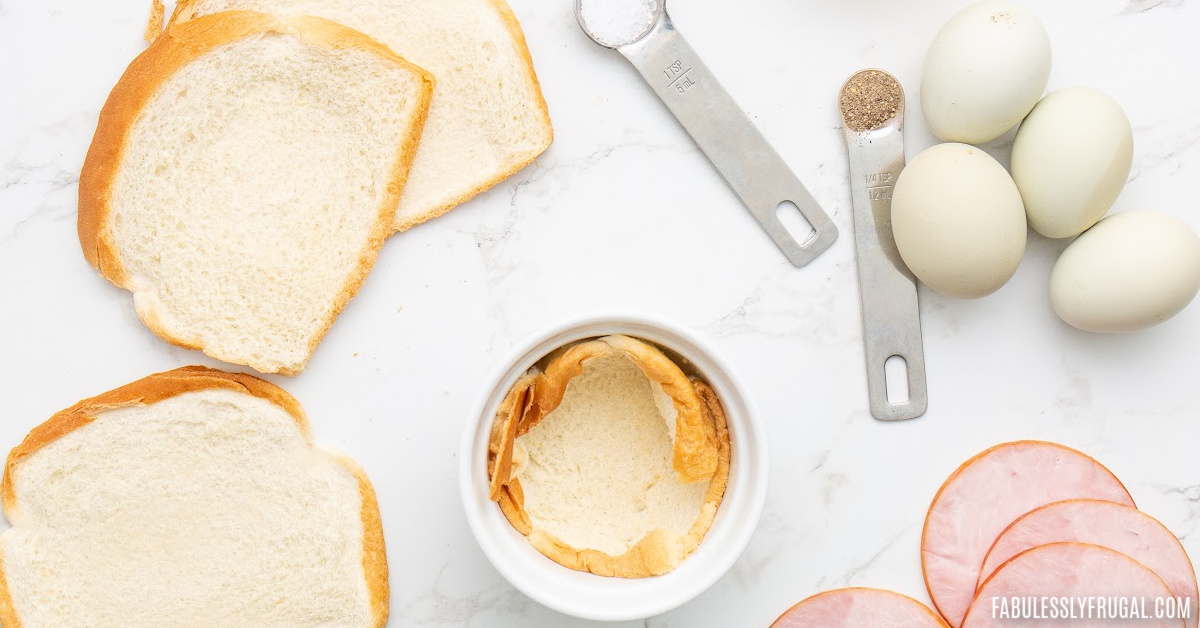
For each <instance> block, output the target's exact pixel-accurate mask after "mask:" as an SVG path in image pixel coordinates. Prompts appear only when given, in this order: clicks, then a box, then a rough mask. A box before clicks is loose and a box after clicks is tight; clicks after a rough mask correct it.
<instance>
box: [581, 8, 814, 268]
mask: <svg viewBox="0 0 1200 628" xmlns="http://www.w3.org/2000/svg"><path fill="white" fill-rule="evenodd" d="M664 3H665V0H575V17H576V18H577V19H578V20H579V25H580V26H581V27H582V28H583V32H584V33H586V34H587V36H588V37H590V38H591V39H592V41H594V42H596V43H598V44H600V45H601V46H604V47H606V48H612V49H614V50H616V51H617V52H620V53H621V54H622V55H624V56H625V58H626V59H628V60H629V61H630V63H632V64H633V65H634V67H636V68H637V69H638V71H639V72H641V74H642V77H643V78H645V79H646V82H647V83H649V84H650V87H652V88H653V89H654V91H655V93H657V94H658V97H659V98H661V99H662V101H663V102H664V103H666V105H667V107H668V108H669V109H670V110H671V113H673V114H675V118H676V119H677V120H679V123H680V124H682V125H683V128H684V129H686V130H687V132H688V133H689V134H690V135H691V136H692V139H694V140H695V141H696V144H698V145H699V146H700V150H702V151H704V154H705V155H707V156H708V159H709V160H710V161H711V162H712V163H713V165H714V166H716V168H717V170H718V171H719V172H720V173H721V176H723V177H725V180H726V181H727V182H728V183H729V186H730V187H732V188H733V191H734V192H735V193H736V194H737V195H738V197H739V198H741V199H742V202H743V203H744V204H745V205H746V207H747V209H749V210H750V213H751V214H753V215H754V217H755V218H757V219H758V223H759V224H760V225H762V228H763V229H764V230H766V232H767V235H769V236H771V239H772V240H774V241H775V245H776V246H778V247H779V249H780V250H781V251H783V254H784V255H786V256H787V258H788V260H789V261H791V262H792V264H794V265H795V266H797V267H799V266H804V265H806V264H808V263H809V262H811V261H813V260H814V259H816V257H817V256H818V255H820V254H821V253H823V252H825V250H826V249H828V248H829V247H830V246H831V245H833V242H834V240H837V236H838V229H837V226H836V225H834V224H833V221H832V220H830V219H829V216H828V214H826V213H825V211H824V210H822V209H821V206H820V205H819V204H818V203H817V200H816V199H815V198H813V196H812V194H810V193H809V192H808V189H807V188H805V187H804V184H803V183H801V182H800V179H798V178H797V177H796V175H795V173H793V172H792V171H791V169H790V168H788V166H787V164H786V163H784V161H783V158H781V157H780V156H779V154H778V153H776V152H775V150H774V149H773V148H771V145H770V144H768V143H767V140H766V138H764V137H763V135H762V133H760V132H759V131H758V129H756V128H755V127H754V123H752V122H751V121H750V118H748V117H747V116H746V114H745V113H744V112H743V111H742V109H741V108H740V107H738V105H737V103H736V102H734V100H733V97H731V96H730V95H729V93H728V92H726V91H725V89H724V88H722V87H721V84H720V83H718V82H717V79H716V78H714V77H713V75H712V73H711V72H709V70H708V67H706V66H705V65H704V63H703V62H702V61H701V60H700V57H699V56H698V55H697V54H696V51H695V50H693V49H692V47H691V46H690V45H688V43H687V41H685V40H684V39H683V36H682V35H680V34H679V31H677V30H675V26H674V24H672V23H671V18H670V16H668V15H667V11H666V7H665V6H664ZM789 201H790V202H792V203H794V204H795V205H796V207H797V208H799V209H800V214H801V215H802V216H804V219H805V220H807V221H808V224H809V225H810V226H812V228H813V233H811V234H810V235H809V236H808V239H807V240H805V241H803V242H801V241H798V240H797V239H796V238H794V237H792V235H791V234H790V233H788V231H787V229H786V228H785V227H784V225H783V223H782V222H780V220H779V216H778V215H777V213H776V212H777V209H778V207H779V206H780V205H782V204H783V203H786V202H789Z"/></svg>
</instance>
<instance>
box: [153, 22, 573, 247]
mask: <svg viewBox="0 0 1200 628" xmlns="http://www.w3.org/2000/svg"><path fill="white" fill-rule="evenodd" d="M230 10H249V11H261V12H263V13H273V14H278V15H285V16H298V15H315V16H319V17H323V18H326V19H329V20H333V21H334V22H337V23H339V24H345V25H346V26H349V27H351V28H354V29H357V30H360V31H362V32H364V33H366V34H368V35H370V36H371V37H374V38H376V39H378V40H379V41H380V42H382V43H384V44H385V45H387V46H388V47H389V48H391V49H392V50H394V51H395V52H396V53H397V54H399V55H401V56H403V57H404V58H406V59H408V60H409V61H411V62H413V63H415V64H417V65H419V66H421V67H422V68H425V69H426V70H428V71H429V72H432V73H433V75H434V76H436V77H437V80H438V85H437V88H436V89H435V91H434V99H433V105H432V108H431V109H430V113H429V121H428V123H427V124H426V125H425V130H424V133H423V134H422V137H421V146H420V149H419V150H418V152H417V157H416V162H415V163H414V164H413V168H412V173H411V176H410V177H409V182H408V185H407V187H406V188H405V189H404V193H403V195H402V196H401V199H400V207H399V211H398V212H397V214H396V221H395V225H394V228H395V230H397V231H402V230H405V229H408V228H410V227H412V226H415V225H417V224H420V223H422V222H424V221H426V220H429V219H430V218H433V217H436V216H439V215H441V214H443V213H445V212H446V211H448V210H450V209H451V208H453V207H455V206H456V205H458V204H460V203H462V202H464V201H466V200H468V199H470V198H471V197H473V196H475V195H476V194H478V193H480V192H482V191H483V190H486V189H488V188H490V187H492V186H493V185H495V184H496V183H498V182H500V181H502V180H503V179H505V178H507V177H508V176H510V175H512V174H513V173H515V172H517V171H518V170H520V169H521V168H523V167H524V166H526V165H527V164H529V163H530V162H532V161H533V160H534V158H535V157H537V156H538V155H539V154H541V153H542V152H543V151H545V150H546V148H547V147H549V146H550V142H551V141H552V140H553V131H552V129H551V125H550V116H549V113H548V112H547V109H546V102H545V99H544V98H543V97H542V92H541V87H540V86H539V85H538V80H537V76H536V75H535V73H534V69H533V62H532V60H531V59H530V56H529V49H528V48H527V46H526V44H525V36H524V35H523V33H522V32H521V27H520V24H518V22H517V19H516V17H515V16H514V15H513V13H512V10H511V9H510V8H509V7H508V5H507V4H506V3H505V2H504V0H181V2H180V3H179V4H178V5H177V9H176V11H175V13H174V15H173V16H172V18H171V19H172V22H173V23H174V22H181V21H185V20H188V19H192V18H194V17H196V16H201V15H208V14H213V13H217V12H220V11H230Z"/></svg>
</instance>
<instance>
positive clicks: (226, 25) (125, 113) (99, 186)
mask: <svg viewBox="0 0 1200 628" xmlns="http://www.w3.org/2000/svg"><path fill="white" fill-rule="evenodd" d="M178 10H179V8H178V7H177V8H176V11H177V12H178ZM272 32H275V33H285V34H291V35H294V36H297V37H299V38H300V39H301V40H303V41H305V42H306V43H309V44H313V45H317V46H323V47H326V48H330V49H334V50H341V49H351V48H353V49H359V50H364V51H368V52H371V53H373V54H376V55H378V56H380V57H383V58H385V59H387V60H389V61H391V62H393V63H395V64H397V65H399V66H402V67H404V68H406V69H408V70H410V71H412V72H413V73H414V74H415V75H416V76H418V77H419V79H420V80H421V82H422V87H423V88H422V89H421V90H420V93H419V94H418V95H417V98H418V104H417V111H418V116H417V118H418V119H417V122H416V124H414V125H413V128H412V129H410V130H409V133H408V134H407V135H406V136H405V138H404V140H403V141H402V143H401V145H400V146H398V147H397V150H398V159H397V160H396V163H395V165H394V167H393V171H392V173H391V176H390V179H389V182H388V185H387V196H386V198H385V199H384V202H383V203H382V205H381V207H380V208H379V209H378V210H377V217H376V221H375V226H374V227H373V228H372V230H371V234H370V236H369V237H368V239H367V243H366V245H365V246H364V248H363V251H362V253H361V254H360V255H359V259H358V264H357V265H356V267H355V268H354V270H353V271H351V272H350V273H349V274H348V276H347V278H346V281H345V283H344V284H343V287H342V290H341V292H339V294H338V295H337V297H336V298H335V299H334V302H333V307H332V308H331V310H330V313H329V316H328V317H327V318H326V320H325V321H324V326H323V327H322V328H321V329H320V330H319V331H318V333H316V334H315V335H314V336H313V338H312V340H311V341H310V342H309V346H308V356H307V357H306V358H305V361H304V362H302V363H300V364H298V365H283V366H273V365H267V364H261V363H251V362H254V360H250V359H248V358H245V357H243V356H237V355H227V354H222V353H220V352H217V351H216V350H214V349H211V348H209V347H206V346H204V344H203V342H202V341H201V340H200V339H197V338H185V337H182V336H181V335H180V334H179V333H178V332H177V331H173V330H169V329H167V328H166V326H165V325H163V324H162V322H161V320H160V318H159V316H158V314H157V312H156V311H154V309H153V306H152V305H149V304H148V301H147V300H144V299H138V298H137V294H138V292H137V289H136V286H134V285H132V284H133V278H131V277H130V275H129V272H128V270H127V269H126V268H125V266H124V265H123V264H122V263H121V258H120V254H119V252H118V250H117V247H116V244H115V242H114V241H113V237H112V231H111V229H110V227H109V224H108V222H109V219H110V217H111V213H112V212H111V205H110V204H111V200H112V189H113V184H114V181H115V180H116V176H117V172H118V171H119V169H120V166H121V162H122V159H123V157H124V152H125V145H126V142H127V140H128V137H129V133H130V131H131V130H132V128H133V126H134V124H135V123H136V122H137V119H138V117H139V114H140V113H141V111H142V109H143V108H144V107H145V106H146V105H147V104H148V103H149V102H150V100H151V99H152V98H153V97H154V95H155V93H157V91H158V88H159V87H160V86H161V85H162V84H163V83H165V82H166V81H167V80H168V79H170V78H171V77H172V76H173V75H174V74H175V73H176V72H177V71H179V70H180V69H181V68H182V67H183V66H184V65H186V64H187V63H189V62H191V61H192V60H194V59H196V58H198V57H200V56H202V55H204V54H205V53H207V52H209V51H211V50H213V49H214V48H217V47H219V46H222V45H225V44H228V43H230V42H234V41H238V40H240V39H244V38H246V37H249V36H252V35H256V34H261V33H272ZM434 84H435V81H434V78H433V76H432V75H431V74H429V73H428V72H426V71H425V70H423V69H421V68H419V67H417V66H415V65H413V64H411V63H409V62H408V61H406V60H404V59H403V58H401V57H400V56H398V55H397V54H396V53H394V52H392V51H391V49H389V48H388V47H386V46H384V45H383V44H381V43H379V42H377V41H375V40H374V39H371V38H370V37H367V36H366V35H363V34H362V33H360V32H358V31H355V30H352V29H349V28H346V27H345V26H342V25H340V24H337V23H335V22H331V21H329V20H325V19H321V18H316V17H310V16H301V17H296V18H281V17H277V16H273V15H266V14H263V13H254V12H250V11H229V12H224V13H214V14H212V15H206V16H202V17H198V18H196V19H194V20H187V21H184V22H180V23H178V24H174V23H173V24H171V25H170V26H169V27H168V28H167V30H166V31H164V32H163V33H162V34H161V35H160V36H158V37H157V38H156V39H155V40H154V42H153V43H152V44H151V45H150V47H149V48H147V49H146V50H145V51H143V52H142V53H141V54H139V55H138V56H137V57H136V58H135V59H134V60H133V61H132V62H131V63H130V64H129V67H128V68H127V69H126V70H125V73H124V74H123V75H122V76H121V79H120V80H119V81H118V82H117V84H116V86H115V87H113V90H112V93H110V94H109V97H108V100H107V101H106V102H105V103H104V107H103V108H102V109H101V111H100V118H99V121H98V123H97V126H96V134H95V135H94V136H93V138H92V144H91V146H90V147H89V148H88V152H87V156H86V157H85V158H84V162H83V170H82V171H81V172H80V175H79V222H78V230H79V243H80V246H81V247H82V248H83V256H84V258H86V259H87V261H88V263H89V264H91V265H92V266H93V267H95V268H96V269H97V270H98V271H100V274H101V275H102V276H103V277H104V278H106V279H108V280H109V281H111V282H112V283H113V284H115V285H117V286H119V287H121V288H125V289H127V290H130V291H131V292H134V303H135V306H136V310H137V313H138V316H139V317H140V318H141V319H142V322H144V323H145V324H146V326H147V327H149V328H150V329H151V331H153V332H154V333H155V334H157V335H158V336H159V337H160V338H162V339H163V340H166V341H167V342H170V343H171V344H174V345H178V346H180V347H184V348H186V349H199V350H201V351H203V352H205V353H206V354H208V355H210V356H212V357H214V358H216V359H218V360H222V361H225V362H230V363H234V364H245V365H246V366H250V367H251V368H254V369H255V370H257V371H259V372H262V373H279V374H282V375H295V374H296V373H298V372H300V371H301V370H302V369H303V368H304V365H305V364H306V363H307V359H308V357H311V356H312V353H313V351H315V350H316V347H317V345H318V344H320V342H321V340H322V338H324V337H325V334H326V333H327V332H328V331H329V327H330V326H331V325H333V321H334V320H335V319H336V318H337V317H338V315H339V314H341V312H342V310H343V309H344V308H345V307H346V303H347V302H349V301H350V299H351V298H352V297H353V296H354V295H355V294H357V293H358V290H359V288H361V287H362V284H363V282H364V281H365V280H366V277H367V273H368V272H369V271H370V269H371V267H372V266H373V265H374V264H375V258H376V257H377V256H378V254H379V249H380V248H381V247H382V246H383V242H384V240H385V239H386V238H387V236H388V235H389V234H390V233H391V227H392V223H394V222H395V218H396V207H397V205H398V204H399V202H400V192H401V190H403V188H404V183H405V181H406V180H407V177H408V171H409V169H410V168H411V167H412V162H413V158H414V157H415V155H416V149H417V143H418V142H419V140H420V136H421V130H422V128H423V127H424V125H425V120H426V118H427V117H428V115H429V105H430V102H432V97H433V87H434Z"/></svg>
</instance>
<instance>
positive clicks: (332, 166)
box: [80, 13, 432, 373]
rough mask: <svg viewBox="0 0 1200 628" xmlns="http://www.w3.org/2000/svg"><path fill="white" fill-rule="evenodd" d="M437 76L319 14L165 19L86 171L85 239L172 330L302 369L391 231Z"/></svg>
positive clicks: (229, 355) (225, 355) (221, 355)
mask: <svg viewBox="0 0 1200 628" xmlns="http://www.w3.org/2000/svg"><path fill="white" fill-rule="evenodd" d="M431 89H432V79H431V78H430V77H429V76H428V75H426V74H425V73H424V72H423V71H422V70H421V69H420V68H417V67H415V66H412V65H411V64H408V63H407V62H405V61H404V60H403V59H400V58H399V57H396V56H395V55H394V54H392V53H391V52H390V51H388V50H387V49H386V48H384V47H382V46H381V45H379V44H377V43H376V42H373V41H371V40H369V39H367V38H366V37H365V36H363V35H361V34H360V33H356V32H354V31H351V30H349V29H347V28H344V27H342V26H339V25H336V24H332V23H330V22H326V21H324V20H318V19H316V18H296V19H294V20H287V21H285V20H281V19H279V18H275V17H271V16H265V15H261V14H254V13H225V14H220V15H214V16H209V17H208V18H205V19H201V20H196V21H194V22H192V23H189V24H186V25H182V26H181V27H173V28H172V29H170V30H168V31H167V32H166V33H165V34H164V35H163V36H162V37H160V38H159V39H158V40H157V41H156V42H155V44H154V45H153V46H152V47H151V48H149V49H148V50H147V51H146V52H145V53H143V54H142V55H141V56H140V57H139V58H138V59H137V60H135V61H134V63H133V64H132V65H131V66H130V69H129V71H127V72H126V74H125V75H124V76H123V77H122V79H121V81H120V83H119V84H118V85H117V87H116V88H114V90H113V95H112V96H110V98H109V103H108V104H106V106H105V109H104V112H103V113H102V114H101V119H100V126H99V128H98V130H97V134H96V139H95V140H94V142H93V147H92V149H91V150H90V151H89V155H88V160H87V162H86V163H85V166H84V173H83V175H82V176H81V184H80V186H81V190H80V235H81V241H82V243H83V246H84V248H85V252H91V251H88V249H89V248H97V249H103V250H100V251H98V252H91V253H92V255H93V256H94V258H93V260H94V261H93V263H94V264H97V265H98V266H99V267H100V268H101V270H102V272H104V274H105V275H106V276H108V277H109V278H110V279H112V280H114V281H115V282H116V283H118V284H119V285H122V286H124V287H126V288H129V289H130V290H132V291H133V292H134V296H135V306H136V308H137V311H138V314H139V315H140V316H141V318H142V319H143V320H144V321H145V322H146V323H147V324H148V325H149V326H150V327H151V328H152V329H154V330H155V331H156V332H157V333H159V335H161V336H163V337H164V338H167V339H168V340H170V341H172V342H175V343H176V344H180V345H183V346H188V347H195V348H200V349H202V350H203V351H205V352H206V353H208V354H209V355H211V356H213V357H215V358H218V359H221V360H225V361H228V362H233V363H238V364H246V365H249V366H252V367H253V368H255V369H257V370H259V371H262V372H268V373H275V372H281V373H295V372H297V371H299V370H300V369H301V368H303V366H304V364H305V363H306V362H307V361H308V359H309V357H310V355H311V353H312V351H313V349H315V347H316V345H317V343H318V342H319V341H320V339H321V337H322V336H323V335H324V333H325V331H326V330H327V329H328V327H329V325H330V324H331V323H332V320H333V319H334V318H335V317H336V316H337V314H338V313H339V312H340V311H341V309H342V307H343V306H344V305H345V303H346V301H348V300H349V298H350V297H351V296H352V295H353V294H354V293H355V292H356V291H357V290H358V288H359V286H360V285H361V284H362V282H363V280H364V279H365V276H366V273H367V272H368V270H369V269H370V267H371V265H372V264H373V263H374V259H375V255H376V254H377V252H378V250H379V248H380V246H381V245H382V242H383V239H384V238H385V237H386V235H387V234H388V233H390V226H391V222H392V220H393V219H394V211H395V205H396V202H397V199H398V197H399V194H400V190H401V188H402V187H403V184H404V181H405V176H406V173H407V171H408V168H409V165H410V164H411V161H412V159H413V158H414V156H415V151H416V144H417V138H418V136H419V133H420V128H421V124H422V123H423V121H424V119H425V116H426V113H427V110H428V103H429V99H430V94H431ZM141 96H145V98H144V100H141Z"/></svg>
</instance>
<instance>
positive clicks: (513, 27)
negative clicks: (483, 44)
mask: <svg viewBox="0 0 1200 628" xmlns="http://www.w3.org/2000/svg"><path fill="white" fill-rule="evenodd" d="M198 1H199V0H179V2H177V3H176V4H175V10H174V11H173V12H172V13H171V19H170V20H169V21H168V27H169V26H170V25H171V24H174V23H176V22H186V21H188V20H192V19H199V18H196V17H195V15H196V7H195V4H196V3H197V2H198ZM487 3H488V4H490V5H491V6H492V8H493V9H494V10H495V11H496V14H497V15H498V16H499V17H500V20H501V22H503V23H504V26H505V28H506V29H507V30H508V33H509V39H510V40H511V42H512V45H513V47H514V49H515V50H516V52H517V55H518V56H519V57H520V58H521V61H522V65H523V66H524V67H523V68H522V69H523V70H524V72H522V74H523V75H524V76H525V77H526V87H527V88H528V89H529V92H530V94H532V96H533V105H534V106H535V108H536V109H537V112H538V114H539V115H538V118H539V123H540V125H539V126H540V127H541V129H542V132H543V141H541V142H539V143H538V144H537V145H535V146H534V147H533V149H531V150H530V151H528V152H526V153H523V154H521V155H518V156H517V157H516V159H514V160H513V162H512V163H511V164H509V165H508V167H507V168H504V169H502V170H500V171H499V172H497V173H496V174H495V176H493V177H491V178H489V179H487V180H485V181H483V182H482V183H480V184H479V185H477V186H476V187H474V188H472V189H471V190H468V191H467V192H465V193H463V194H459V195H457V196H455V197H453V198H451V199H450V200H448V201H446V202H445V203H442V204H441V205H436V206H433V207H429V208H426V209H425V210H424V211H422V212H420V213H419V214H417V215H415V216H410V217H408V218H404V219H401V218H399V217H398V216H397V218H396V219H395V221H394V225H393V228H392V233H399V232H401V231H407V230H409V229H411V228H413V227H415V226H417V225H419V224H422V223H424V222H427V221H429V220H432V219H434V218H437V217H438V216H441V215H442V214H445V213H446V212H448V211H450V210H451V209H454V208H455V207H458V206H459V205H461V204H463V203H465V202H467V201H469V200H471V199H472V198H475V197H476V196H478V195H479V194H481V193H483V192H485V191H487V190H489V189H491V188H492V187H494V186H496V185H497V184H498V183H500V182H501V181H504V180H505V179H507V178H509V177H511V176H513V175H514V174H516V173H517V172H519V171H520V170H521V169H522V168H524V167H525V166H528V165H529V164H531V163H533V161H534V160H535V159H537V157H538V156H539V155H541V154H542V153H544V152H546V149H548V148H550V145H551V144H552V143H554V127H553V125H552V124H551V122H550V108H549V107H548V106H547V105H546V97H545V95H543V94H542V84H541V82H540V81H538V77H537V71H536V70H535V69H534V67H533V56H532V55H531V54H530V53H529V44H528V42H526V40H525V32H524V30H522V28H521V23H520V21H519V20H517V16H516V14H514V13H513V11H512V7H510V6H508V3H507V2H505V0H487ZM213 15H215V14H213ZM147 32H148V33H149V31H147Z"/></svg>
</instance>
